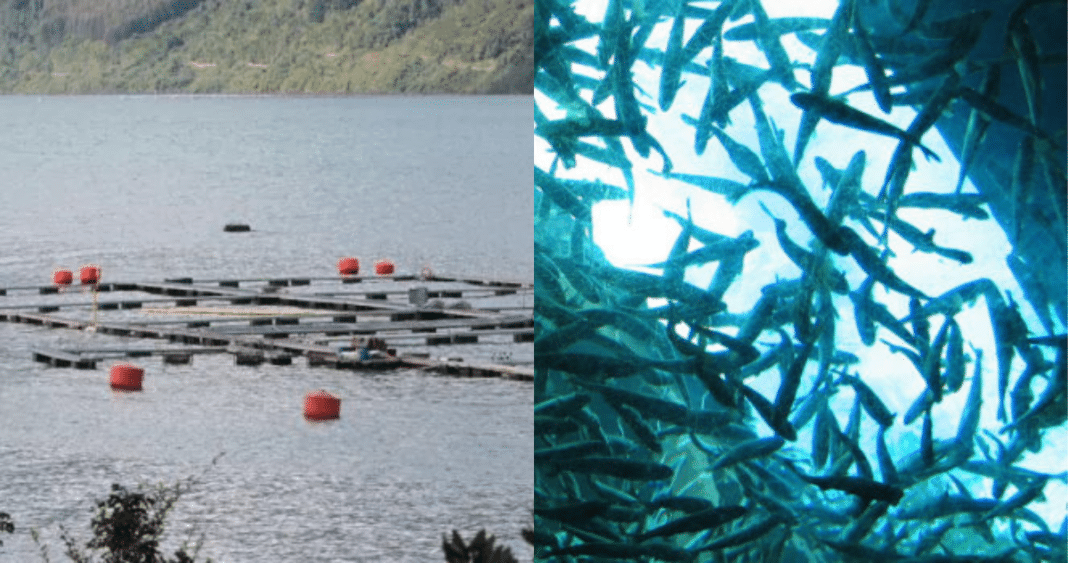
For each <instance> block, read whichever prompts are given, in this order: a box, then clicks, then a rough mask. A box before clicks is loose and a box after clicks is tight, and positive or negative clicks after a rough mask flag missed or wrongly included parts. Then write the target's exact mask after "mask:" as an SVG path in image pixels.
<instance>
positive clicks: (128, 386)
mask: <svg viewBox="0 0 1068 563" xmlns="http://www.w3.org/2000/svg"><path fill="white" fill-rule="evenodd" d="M144 377H145V370H143V369H141V368H139V367H137V366H135V365H133V364H115V365H113V366H111V388H112V389H122V390H124V391H140V390H141V381H142V380H143V379H144Z"/></svg>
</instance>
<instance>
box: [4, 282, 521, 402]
mask: <svg viewBox="0 0 1068 563" xmlns="http://www.w3.org/2000/svg"><path fill="white" fill-rule="evenodd" d="M350 284H360V288H359V289H358V290H354V289H349V288H351V285H350ZM327 286H333V287H327ZM97 291H98V292H99V293H97V294H96V295H91V293H90V291H89V290H88V289H87V288H85V287H84V286H83V287H78V286H67V287H63V286H25V287H6V288H0V321H6V322H13V323H27V324H31V325H38V326H43V327H48V328H65V329H71V330H83V331H92V332H95V333H97V334H102V335H111V336H118V337H125V338H154V339H163V340H167V341H168V342H169V344H168V345H162V346H157V347H146V346H144V345H138V346H135V345H131V346H129V347H124V346H110V347H103V346H98V347H92V348H80V349H66V348H64V349H50V348H41V349H35V350H33V357H34V360H35V361H38V362H42V363H47V364H49V365H51V366H55V367H70V368H75V369H96V365H97V363H98V362H100V361H102V360H105V359H109V358H123V357H137V356H160V357H162V358H163V361H164V362H165V363H172V364H182V363H188V362H189V361H191V359H192V357H193V356H195V355H198V354H208V353H213V354H219V353H228V354H232V355H233V356H234V361H235V363H236V364H238V365H259V364H262V363H270V364H273V365H291V364H292V363H293V360H294V358H297V357H301V356H303V357H305V358H307V365H309V366H316V367H317V366H326V367H334V368H337V369H356V370H369V369H391V368H395V367H407V368H417V369H425V370H428V371H434V372H439V373H445V374H451V375H457V376H469V377H502V378H508V379H519V380H528V381H533V379H534V369H533V366H519V365H503V364H499V363H482V362H479V361H473V362H467V361H463V360H459V358H455V357H452V358H450V359H449V360H437V359H431V358H430V357H429V354H427V353H425V352H424V353H422V354H404V353H400V354H397V353H396V347H403V346H445V345H462V344H476V343H478V344H485V345H487V346H491V347H492V346H502V347H509V346H514V345H516V344H517V343H531V342H533V340H534V322H533V285H532V284H530V283H521V282H513V281H501V280H490V279H483V278H471V277H444V276H426V277H421V276H413V275H391V276H373V277H371V276H362V277H360V276H344V277H338V276H335V277H290V278H250V279H210V280H198V281H194V280H193V279H192V278H174V279H168V280H164V281H163V282H124V283H102V284H100V285H99V286H98V287H97ZM43 296H45V297H43ZM360 336H362V337H373V338H376V339H379V340H381V341H382V342H384V343H386V345H387V346H388V347H389V348H390V352H391V355H390V357H389V358H387V359H385V360H375V361H370V362H366V361H365V362H360V361H358V360H354V359H352V358H353V357H354V356H355V354H352V353H346V352H345V348H344V347H340V346H339V345H338V344H337V343H336V342H337V341H338V340H344V339H350V338H354V337H360ZM532 355H533V354H531V356H532Z"/></svg>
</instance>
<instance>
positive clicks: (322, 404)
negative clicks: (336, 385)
mask: <svg viewBox="0 0 1068 563" xmlns="http://www.w3.org/2000/svg"><path fill="white" fill-rule="evenodd" d="M340 416H341V399H339V398H338V397H335V396H333V395H331V394H330V393H327V392H326V391H323V390H321V389H320V390H319V391H312V392H311V393H308V394H307V395H305V397H304V418H307V419H310V420H330V419H332V418H339V417H340Z"/></svg>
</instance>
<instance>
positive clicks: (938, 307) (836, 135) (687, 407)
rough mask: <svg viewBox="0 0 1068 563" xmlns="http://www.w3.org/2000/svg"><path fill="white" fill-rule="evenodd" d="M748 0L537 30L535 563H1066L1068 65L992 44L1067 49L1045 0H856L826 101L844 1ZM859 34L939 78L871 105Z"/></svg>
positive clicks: (896, 63) (892, 69)
mask: <svg viewBox="0 0 1068 563" xmlns="http://www.w3.org/2000/svg"><path fill="white" fill-rule="evenodd" d="M762 4H763V5H762V6H761V4H759V3H756V2H736V3H731V2H725V3H721V4H708V5H706V4H701V5H694V4H682V7H683V8H682V9H683V11H682V12H679V11H678V6H676V5H671V6H668V5H656V6H650V5H642V7H641V8H639V7H638V6H637V5H635V4H631V3H627V2H618V3H617V2H579V3H571V4H569V5H553V6H552V7H551V9H550V11H551V15H552V17H551V18H550V19H548V20H544V22H543V23H544V25H545V26H546V27H544V28H540V31H541V33H543V34H544V35H542V36H541V39H542V42H541V43H538V44H539V45H541V46H542V52H541V55H542V57H541V61H542V62H541V64H542V66H541V68H540V70H539V78H538V83H537V84H538V86H537V88H538V92H537V93H536V95H535V99H536V103H537V106H538V109H539V110H540V112H541V113H540V114H539V115H536V122H537V123H538V129H537V130H536V137H535V143H536V144H535V169H536V190H535V195H536V198H537V200H536V209H537V210H538V212H537V214H536V220H535V234H536V236H535V266H536V267H535V274H536V275H535V277H536V280H537V297H538V300H537V308H536V315H537V318H538V319H539V320H540V321H541V323H542V324H541V325H540V326H541V332H540V333H539V335H538V338H539V340H538V343H539V344H538V345H537V348H536V357H537V361H538V363H539V365H540V367H541V368H542V370H543V371H541V372H540V374H541V376H542V377H541V378H540V379H539V380H538V381H537V382H536V392H535V393H536V395H535V396H536V402H537V406H536V409H535V421H536V425H538V427H539V428H540V429H541V430H540V431H539V432H538V435H537V438H536V444H535V459H536V474H535V491H536V495H539V496H536V502H535V512H536V514H539V517H538V518H537V519H536V525H537V526H538V528H539V529H542V530H545V531H546V532H548V534H547V535H545V536H543V537H542V539H541V540H540V541H541V547H539V551H538V553H539V555H540V558H543V559H544V560H552V558H553V557H554V556H555V557H556V558H557V559H559V560H580V558H581V557H582V556H599V557H604V558H611V557H615V558H622V559H644V560H663V561H676V560H677V561H690V560H696V561H702V562H703V561H739V560H741V561H854V560H855V561H876V560H892V559H902V560H910V561H928V560H930V561H934V560H942V559H939V557H943V558H945V557H947V556H950V557H963V556H984V557H985V556H997V555H1002V554H1006V553H1009V554H1011V557H1009V558H1008V559H1007V560H1012V561H1059V560H1063V559H1064V551H1063V550H1064V544H1065V541H1066V540H1065V535H1064V534H1065V530H1064V527H1063V526H1064V523H1065V521H1066V518H1065V512H1064V505H1063V503H1062V501H1063V500H1064V498H1065V494H1066V487H1065V480H1066V478H1068V474H1066V473H1064V470H1065V468H1066V467H1068V463H1066V462H1068V450H1066V449H1065V446H1064V444H1065V431H1066V428H1068V427H1066V425H1065V419H1066V418H1068V407H1066V406H1065V404H1064V397H1065V380H1066V378H1068V375H1066V373H1065V356H1066V353H1065V346H1066V341H1065V336H1064V332H1065V310H1064V303H1065V298H1064V296H1065V293H1066V291H1065V289H1064V281H1063V280H1064V277H1063V275H1062V274H1063V272H1062V268H1060V267H1047V266H1048V265H1051V264H1064V263H1066V262H1068V259H1066V257H1065V250H1064V241H1063V239H1064V237H1063V233H1064V232H1065V226H1064V220H1063V217H1064V209H1065V204H1064V196H1063V190H1061V185H1062V184H1063V170H1064V157H1063V155H1064V152H1063V146H1064V139H1063V135H1060V134H1059V133H1058V131H1060V130H1061V129H1062V127H1063V123H1062V122H1063V109H1064V106H1065V103H1066V102H1065V91H1064V82H1063V76H1061V75H1062V74H1063V61H1058V62H1056V63H1054V62H1052V61H1049V62H1048V66H1040V67H1036V66H1033V65H1031V66H1029V63H1028V62H1027V60H1026V56H1027V55H1026V54H1023V51H1021V50H1017V51H1012V50H1009V49H1002V47H1004V46H1005V45H1006V44H1007V43H1006V41H1009V42H1013V41H1015V43H1013V44H1014V45H1018V46H1019V47H1018V49H1026V48H1027V45H1028V44H1032V43H1033V44H1036V45H1039V46H1040V47H1039V48H1038V52H1049V51H1047V50H1052V49H1057V48H1059V46H1060V45H1061V42H1062V35H1058V34H1062V33H1063V27H1060V26H1059V24H1058V25H1051V24H1049V22H1051V21H1056V22H1061V21H1062V20H1063V15H1064V14H1063V6H1059V7H1053V6H1046V7H1044V8H1041V9H1039V8H1035V7H1034V6H1032V5H1031V4H1024V3H1019V4H1018V3H1015V2H984V3H978V4H974V5H973V4H968V9H969V10H970V9H972V8H974V9H975V10H976V11H975V12H967V11H966V10H965V9H964V8H960V6H958V5H956V4H954V3H943V4H940V5H938V7H937V8H932V9H931V11H930V12H928V13H924V12H922V11H914V10H916V9H919V8H920V7H921V6H926V5H927V3H917V5H915V6H914V5H912V4H910V3H906V4H904V5H898V4H889V6H890V10H886V9H885V8H886V6H887V4H885V3H860V2H858V3H852V4H849V5H856V6H858V8H857V10H859V11H861V13H862V16H861V20H860V21H866V22H867V23H866V24H862V27H861V28H860V29H863V30H867V31H868V33H869V34H870V37H869V38H867V39H862V38H861V37H860V35H861V34H860V33H858V27H857V24H856V21H857V20H855V19H853V18H852V17H850V18H849V19H848V20H843V19H842V18H843V17H844V16H839V20H838V21H845V23H844V24H843V26H844V27H843V31H842V32H841V33H842V34H843V35H842V36H840V37H843V39H840V40H839V41H838V42H837V43H836V44H838V45H839V46H840V47H841V50H840V51H841V52H840V53H839V55H838V56H837V59H832V61H833V62H834V63H835V64H834V65H833V66H832V67H828V68H833V71H831V74H830V76H831V79H830V82H829V83H828V84H829V87H828V89H827V90H826V92H820V91H819V86H818V84H817V80H816V78H815V77H814V74H815V72H816V71H814V70H813V69H814V68H817V66H818V65H819V64H821V63H818V62H817V61H819V59H820V52H821V46H825V45H827V44H829V43H825V42H824V41H825V38H826V37H827V34H829V33H831V32H830V31H828V28H829V26H831V24H830V23H829V22H830V21H831V18H832V16H834V15H835V13H836V8H838V6H837V5H835V4H834V3H830V4H828V5H819V4H805V5H802V4H800V3H790V2H765V3H762ZM859 6H863V8H861V7H859ZM1017 8H1018V9H1017ZM895 9H897V13H895ZM983 9H990V10H991V13H990V14H985V13H983V12H981V11H980V10H983ZM1047 9H1048V10H1047ZM764 10H766V13H765V12H764ZM1013 10H1016V11H1015V12H1013ZM902 14H904V15H902ZM913 14H916V20H915V22H914V24H913V25H912V26H911V27H909V25H908V22H909V20H911V19H912V15H913ZM1011 14H1016V15H1015V16H1011ZM1021 14H1022V15H1021ZM1010 16H1011V18H1010ZM786 17H806V18H823V19H809V20H799V19H794V20H785V19H779V18H786ZM953 17H958V19H956V20H952V19H950V18H953ZM717 18H718V21H720V22H722V28H718V27H717V26H714V25H711V24H710V22H714V21H717ZM1006 20H1010V21H1013V22H1015V23H1014V24H1013V26H1012V27H1010V28H1009V30H1008V31H1006V28H1005V26H1004V23H1005V22H1006ZM591 22H592V23H591ZM754 22H756V23H755V24H754ZM1021 22H1024V23H1021ZM762 27H766V28H767V29H765V31H764V33H765V35H762V36H761V37H760V39H759V40H754V35H753V34H754V33H757V32H759V30H761V29H762ZM775 30H778V31H775ZM1028 30H1030V31H1028ZM938 33H942V34H943V35H941V36H939V35H937V34H938ZM1006 33H1008V37H1007V36H1006ZM716 37H720V39H718V40H717V39H715V38H716ZM702 38H703V39H702ZM628 39H629V40H628ZM702 41H704V42H702ZM827 41H828V42H829V41H831V40H827ZM858 41H870V42H871V43H872V44H873V49H874V51H875V53H876V56H877V60H876V61H877V62H878V63H879V64H881V65H884V66H883V69H884V74H883V76H884V77H886V78H887V79H888V80H889V79H893V77H895V76H897V77H898V78H900V77H902V76H906V75H907V74H906V71H905V69H908V68H927V69H929V70H928V71H927V73H928V74H927V75H926V76H920V77H919V79H918V80H910V81H908V82H907V83H906V82H905V79H903V78H901V82H902V84H901V85H896V86H894V87H893V88H892V89H891V90H890V93H891V94H892V95H893V96H896V97H898V98H897V103H896V105H894V106H893V107H889V108H887V109H889V110H891V111H887V112H884V111H883V109H882V108H880V100H879V99H878V98H877V97H876V96H875V95H873V93H872V88H871V87H867V88H864V86H865V85H867V84H868V83H869V81H870V80H871V79H870V78H869V77H870V76H872V75H873V74H872V72H873V71H872V70H871V68H867V69H866V68H865V66H864V62H863V61H862V60H861V56H862V55H861V54H858V52H857V50H856V49H854V48H853V47H852V46H853V45H857V44H858V43H857V42H858ZM951 43H952V47H951V45H950V44H951ZM961 46H964V47H963V48H961ZM953 48H961V50H960V51H953ZM780 49H781V51H780ZM947 53H952V54H954V56H955V57H956V59H954V60H951V61H949V62H948V63H946V62H942V63H941V66H938V65H936V64H934V63H938V62H939V60H938V59H937V58H936V57H938V56H942V57H946V56H948V55H947ZM677 54H678V55H677ZM676 56H678V58H675V57H676ZM720 56H722V57H724V58H722V59H720V58H719V57H720ZM823 56H824V57H826V56H827V55H826V54H824V55H823ZM928 57H930V59H929V58H928ZM825 61H826V59H824V62H825ZM954 63H956V64H954ZM1045 64H1046V63H1043V65H1045ZM925 65H928V66H925ZM992 66H996V67H997V68H998V69H999V70H1000V72H1001V75H1000V86H1001V89H1000V93H997V91H994V90H990V89H986V88H984V86H983V82H984V75H985V73H986V70H985V69H988V68H991V67H992ZM673 68H677V69H678V72H679V74H678V76H676V77H674V78H673V77H672V76H671V70H672V69H673ZM955 72H959V73H961V76H960V78H959V80H960V82H955V81H954V79H953V73H955ZM1036 72H1039V73H1040V74H1041V76H1040V79H1038V80H1036V81H1035V82H1034V83H1036V84H1041V85H1042V86H1041V88H1040V89H1039V90H1038V91H1037V93H1036V94H1035V95H1028V94H1027V91H1026V90H1027V88H1025V87H1023V86H1021V83H1022V82H1023V83H1026V82H1027V81H1029V80H1032V78H1033V76H1032V75H1033V73H1036ZM962 86H964V87H967V88H968V89H970V90H969V91H965V90H962V89H961V87H962ZM980 91H982V92H984V94H982V95H976V94H973V93H971V92H980ZM813 92H815V93H813ZM962 92H963V94H962ZM847 93H848V94H847ZM798 94H800V97H798ZM839 94H842V95H843V96H842V97H841V98H835V99H831V98H830V96H838V95H839ZM906 95H911V96H913V97H912V101H909V100H908V99H907V98H905V97H904V96H906ZM805 96H815V97H816V99H817V101H820V103H823V104H824V107H825V108H826V109H824V110H823V113H822V115H823V118H822V119H821V120H819V122H818V124H817V125H816V127H815V129H814V131H813V132H811V133H810V135H811V136H810V137H808V143H807V146H805V147H804V149H803V150H801V149H799V148H798V147H799V142H798V139H799V137H800V138H805V135H804V133H802V125H801V123H802V119H803V114H805V113H806V112H805V111H804V110H805V106H810V104H809V102H808V101H809V100H811V99H812V98H811V97H810V98H806V97H805ZM983 96H985V97H983ZM991 99H996V103H997V104H999V107H1005V108H1011V110H1010V111H1011V112H1013V113H1015V114H1016V115H1023V116H1027V119H1030V120H1031V121H1033V122H1034V124H1035V125H1034V129H1030V128H1027V127H1026V126H1023V125H1021V124H1020V123H1021V122H1019V121H1016V122H1015V123H1016V125H1015V126H1014V125H1011V124H1009V123H1008V122H1007V121H1006V120H1007V119H1009V118H1007V117H1005V114H1003V113H999V114H998V116H999V118H994V117H993V114H992V112H994V111H995V110H992V109H991V107H993V106H991V105H989V104H987V103H986V102H988V101H990V100H991ZM940 100H941V101H940ZM891 101H893V99H891ZM936 102H937V103H944V104H945V105H942V106H935V105H933V104H934V103H936ZM723 104H726V105H723ZM977 105H978V106H981V107H983V108H984V109H983V111H982V112H979V111H978V110H976V109H975V108H976V106H977ZM973 113H979V114H980V116H979V117H986V118H989V119H990V120H991V121H992V124H991V125H990V126H989V130H988V132H987V135H986V137H985V138H983V139H982V141H981V142H979V143H978V144H977V145H976V146H977V148H976V149H975V150H976V151H977V152H976V154H977V155H978V156H977V157H976V158H975V159H974V160H973V162H972V163H971V165H970V167H969V168H968V171H967V173H966V174H965V178H964V181H963V182H962V183H961V186H960V195H958V194H957V183H958V177H959V175H960V170H961V165H960V162H959V160H958V158H956V156H957V155H959V154H960V153H961V151H962V147H963V146H965V145H967V144H968V141H967V138H966V137H967V136H966V133H965V124H966V123H967V122H968V120H969V117H970V115H972V114H973ZM858 114H863V115H865V116H867V117H868V118H871V117H874V118H877V119H879V120H880V123H885V125H887V126H889V128H888V127H884V126H882V125H880V126H879V127H878V129H881V133H880V132H878V131H875V132H873V131H872V129H875V128H876V127H875V126H872V125H870V123H871V120H867V121H866V122H864V123H866V124H867V125H865V126H862V124H861V122H860V121H859V120H858V118H857V117H856V115H858ZM843 116H844V117H843ZM928 116H930V118H931V119H930V120H929V121H928V122H927V125H923V124H922V122H923V121H926V120H927V119H928ZM810 117H811V115H810ZM976 119H978V118H976ZM1025 121H1026V119H1025ZM935 124H937V126H934V125H935ZM894 128H896V129H894ZM1021 128H1023V129H1025V130H1026V132H1021ZM894 131H898V132H896V133H895V132H894ZM1058 135H1060V136H1058ZM902 139H904V142H903V141H902ZM918 143H922V144H923V146H924V148H925V149H927V150H928V151H930V153H931V154H933V155H934V156H932V157H930V158H927V157H925V154H927V153H926V152H921V151H919V150H913V149H914V148H915V145H916V144H918ZM1026 147H1031V148H1026ZM1042 147H1045V148H1042ZM1053 147H1056V148H1053ZM1051 148H1053V150H1052V152H1047V153H1045V156H1042V154H1043V151H1044V150H1049V149H1051ZM1031 149H1034V152H1033V153H1032V152H1030V151H1031ZM1035 155H1039V156H1035ZM936 157H937V158H936ZM539 170H540V172H538V171H539ZM906 172H907V175H906ZM842 177H845V178H846V181H842ZM895 177H896V178H897V179H901V178H904V181H903V182H901V183H897V180H894V181H893V182H891V181H890V180H892V179H894V178H895ZM880 192H884V193H880ZM888 216H890V217H893V219H888V218H887V217H888ZM887 223H890V229H889V232H888V233H887V236H886V237H885V238H884V236H883V234H884V231H886V230H887V229H886V224H887ZM561 401H563V403H561ZM580 509H581V510H584V511H586V512H585V514H587V515H588V516H587V517H586V518H577V517H573V516H571V514H572V513H574V512H578V511H579V510H580ZM702 510H704V511H705V512H701V511H702ZM946 560H948V559H946ZM975 560H987V559H979V558H977V559H975Z"/></svg>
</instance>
